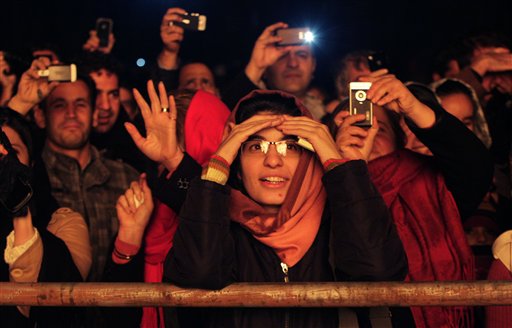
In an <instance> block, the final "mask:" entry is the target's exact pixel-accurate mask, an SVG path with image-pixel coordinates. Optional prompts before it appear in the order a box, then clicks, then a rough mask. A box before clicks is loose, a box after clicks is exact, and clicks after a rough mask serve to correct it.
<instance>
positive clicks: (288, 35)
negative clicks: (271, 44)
mask: <svg viewBox="0 0 512 328" xmlns="http://www.w3.org/2000/svg"><path fill="white" fill-rule="evenodd" d="M275 35H276V36H279V37H281V38H282V41H280V42H278V43H277V45H278V46H298V45H303V44H310V43H311V42H313V38H314V36H313V32H312V31H311V30H310V29H309V28H308V27H295V28H282V29H279V30H277V31H276V32H275Z"/></svg>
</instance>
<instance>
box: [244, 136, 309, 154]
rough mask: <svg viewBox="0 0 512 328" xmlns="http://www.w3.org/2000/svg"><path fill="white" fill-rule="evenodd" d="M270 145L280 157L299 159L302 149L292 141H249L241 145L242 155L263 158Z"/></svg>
mask: <svg viewBox="0 0 512 328" xmlns="http://www.w3.org/2000/svg"><path fill="white" fill-rule="evenodd" d="M270 145H275V146H276V151H277V153H278V154H279V155H281V156H282V157H292V158H293V157H299V156H300V155H301V154H302V152H303V148H302V147H301V146H300V145H299V144H298V143H297V141H296V140H293V139H288V140H281V141H267V140H249V141H246V142H244V143H242V147H241V149H242V154H244V155H246V156H265V155H266V154H267V153H268V150H269V148H270Z"/></svg>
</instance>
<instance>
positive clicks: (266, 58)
mask: <svg viewBox="0 0 512 328" xmlns="http://www.w3.org/2000/svg"><path fill="white" fill-rule="evenodd" d="M286 28H288V24H286V23H283V22H279V23H275V24H272V25H270V26H268V27H267V28H265V30H264V31H263V33H261V35H260V36H259V38H258V39H257V40H256V42H255V44H254V48H253V49H252V54H251V59H250V60H249V64H247V67H246V68H245V74H246V75H247V77H248V78H249V79H250V80H251V81H252V82H253V83H254V84H256V85H259V83H260V82H261V78H262V76H263V73H264V72H265V70H266V69H267V67H269V66H271V65H272V64H274V63H275V62H276V61H277V60H278V59H279V58H280V57H281V56H283V55H284V54H286V52H288V51H290V47H288V46H284V47H280V46H277V44H278V43H279V42H281V41H283V37H282V36H278V35H276V32H277V30H279V29H286Z"/></svg>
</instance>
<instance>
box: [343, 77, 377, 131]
mask: <svg viewBox="0 0 512 328" xmlns="http://www.w3.org/2000/svg"><path fill="white" fill-rule="evenodd" d="M371 86H372V83H371V82H350V84H349V89H350V97H349V106H350V108H349V112H350V115H357V114H364V115H365V119H364V120H362V121H358V122H356V123H354V125H356V126H360V127H371V126H372V124H373V104H372V102H371V101H370V100H369V99H368V98H366V93H367V92H368V90H369V89H370V87H371Z"/></svg>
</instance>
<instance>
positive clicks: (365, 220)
mask: <svg viewBox="0 0 512 328" xmlns="http://www.w3.org/2000/svg"><path fill="white" fill-rule="evenodd" d="M323 182H324V185H325V189H326V192H327V195H328V196H327V197H328V206H329V207H328V209H329V210H330V212H331V243H330V247H331V258H332V261H333V265H334V268H335V272H336V275H337V278H338V279H339V280H351V281H389V280H403V279H404V278H405V276H406V274H407V271H408V266H407V258H406V255H405V252H404V248H403V245H402V242H401V240H400V238H399V237H398V233H397V231H396V228H395V226H394V224H393V220H392V219H391V215H390V213H389V211H388V209H387V206H386V204H385V202H384V200H383V199H382V197H381V195H380V194H379V192H378V191H377V189H376V188H375V186H374V185H373V183H372V182H371V181H370V176H369V173H368V169H367V166H366V163H365V162H364V161H361V160H359V161H350V162H347V163H345V164H343V165H339V166H337V167H335V168H334V169H332V170H330V171H328V172H327V173H326V174H325V175H324V177H323Z"/></svg>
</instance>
